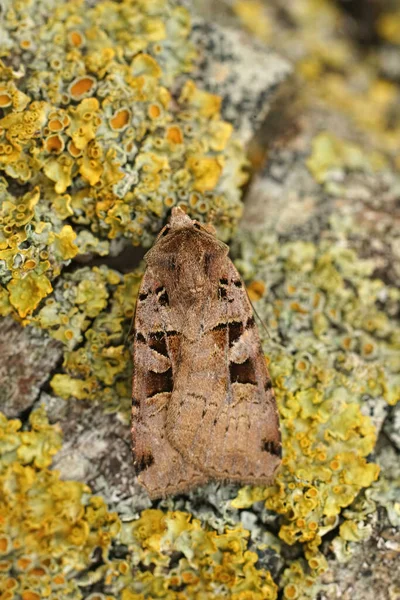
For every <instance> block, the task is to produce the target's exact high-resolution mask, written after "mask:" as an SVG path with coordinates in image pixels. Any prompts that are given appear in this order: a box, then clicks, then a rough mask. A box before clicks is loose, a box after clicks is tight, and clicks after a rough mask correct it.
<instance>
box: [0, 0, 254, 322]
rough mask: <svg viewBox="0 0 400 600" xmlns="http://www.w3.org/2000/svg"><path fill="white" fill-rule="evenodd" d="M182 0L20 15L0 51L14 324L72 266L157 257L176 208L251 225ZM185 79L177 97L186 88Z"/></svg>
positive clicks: (12, 19)
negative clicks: (94, 258) (200, 80)
mask: <svg viewBox="0 0 400 600" xmlns="http://www.w3.org/2000/svg"><path fill="white" fill-rule="evenodd" d="M189 33H190V17H189V13H188V12H187V10H186V9H185V8H184V7H182V6H180V5H179V4H178V3H176V2H175V1H174V0H158V1H154V2H146V1H144V0H143V1H138V2H136V1H133V0H124V1H122V2H110V1H104V2H99V3H96V4H95V5H92V4H90V3H87V2H84V1H83V0H75V1H73V2H65V1H63V2H59V1H55V0H52V1H51V2H50V3H49V2H45V3H44V2H42V1H41V0H36V1H35V2H20V3H18V2H17V3H10V4H9V6H8V7H7V10H6V11H5V13H4V22H3V37H2V42H1V47H0V52H1V57H2V62H1V63H0V78H1V80H2V81H3V82H4V84H3V85H2V87H1V89H0V174H1V175H2V177H1V178H0V196H1V198H2V203H1V208H0V282H1V284H2V288H1V289H2V291H1V303H0V306H1V310H2V314H7V313H13V314H15V315H16V316H18V317H19V318H20V319H22V320H24V319H26V317H28V318H29V316H30V315H31V314H32V312H33V311H34V310H35V309H36V308H37V306H38V305H39V304H40V302H41V301H42V300H43V299H44V298H46V297H47V296H48V295H49V294H50V293H51V291H52V282H53V281H54V280H55V279H56V278H57V277H58V276H59V274H60V271H61V269H62V267H63V265H65V264H68V263H69V262H70V261H71V259H73V258H74V257H76V256H78V255H81V254H88V253H97V254H99V255H106V254H107V253H108V252H109V240H115V239H118V238H122V237H123V238H127V239H128V240H130V241H131V243H133V244H135V245H139V244H141V245H145V246H146V245H149V244H150V243H151V241H152V240H153V238H154V234H155V232H157V231H158V230H159V229H160V226H161V224H162V223H163V221H164V219H165V216H166V214H167V212H168V211H169V210H170V209H171V207H172V206H173V205H175V204H177V203H179V204H181V205H185V206H186V207H187V210H188V211H189V212H190V213H191V214H192V215H194V216H196V217H197V218H199V219H204V216H205V215H206V214H207V215H210V214H213V215H214V221H215V225H216V226H217V228H219V232H220V236H221V237H223V238H224V237H225V238H226V237H227V236H228V235H229V234H230V233H231V232H232V230H233V229H234V228H235V225H236V223H237V220H238V218H239V216H240V214H241V204H240V201H239V198H240V195H239V194H240V192H239V188H240V185H241V184H243V183H244V181H245V175H244V172H243V168H244V166H245V158H244V154H243V151H242V149H241V147H240V144H239V142H238V141H237V140H235V137H234V135H233V130H232V126H231V125H230V124H229V123H226V122H224V121H223V120H222V119H221V117H220V105H221V98H219V97H217V96H215V95H213V94H209V93H207V92H205V91H202V90H201V89H198V88H197V87H196V85H195V84H194V82H193V81H191V80H190V79H189V78H188V77H187V75H186V74H187V73H188V72H190V70H191V69H193V59H194V56H195V52H194V48H193V46H192V44H191V42H190V40H189ZM182 74H185V80H183V83H182V82H181V85H180V90H179V91H177V89H176V88H177V85H176V84H175V81H176V78H177V77H178V75H182Z"/></svg>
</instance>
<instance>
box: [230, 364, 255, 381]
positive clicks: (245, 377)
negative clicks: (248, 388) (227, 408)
mask: <svg viewBox="0 0 400 600" xmlns="http://www.w3.org/2000/svg"><path fill="white" fill-rule="evenodd" d="M229 375H230V379H231V383H250V384H251V385H257V380H256V374H255V371H254V366H253V363H252V361H251V360H250V358H248V359H247V360H245V361H244V362H243V363H234V362H231V363H230V365H229Z"/></svg>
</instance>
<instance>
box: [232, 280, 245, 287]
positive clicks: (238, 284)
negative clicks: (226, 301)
mask: <svg viewBox="0 0 400 600" xmlns="http://www.w3.org/2000/svg"><path fill="white" fill-rule="evenodd" d="M233 285H236V287H237V288H241V287H242V286H243V283H242V282H241V281H240V279H237V280H236V281H234V282H233Z"/></svg>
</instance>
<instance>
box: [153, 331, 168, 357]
mask: <svg viewBox="0 0 400 600" xmlns="http://www.w3.org/2000/svg"><path fill="white" fill-rule="evenodd" d="M149 346H150V348H151V349H152V350H155V351H156V352H158V353H159V354H162V355H163V356H168V348H167V343H166V341H165V334H164V332H163V331H153V332H152V333H151V334H150V336H149Z"/></svg>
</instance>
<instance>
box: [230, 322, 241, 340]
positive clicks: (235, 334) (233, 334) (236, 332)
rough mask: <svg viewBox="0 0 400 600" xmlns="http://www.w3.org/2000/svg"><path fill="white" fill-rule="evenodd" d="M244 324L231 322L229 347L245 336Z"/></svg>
mask: <svg viewBox="0 0 400 600" xmlns="http://www.w3.org/2000/svg"><path fill="white" fill-rule="evenodd" d="M243 329H244V328H243V323H242V322H241V321H231V322H230V323H229V346H233V344H234V343H235V342H236V340H238V339H239V338H240V336H241V335H243Z"/></svg>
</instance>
